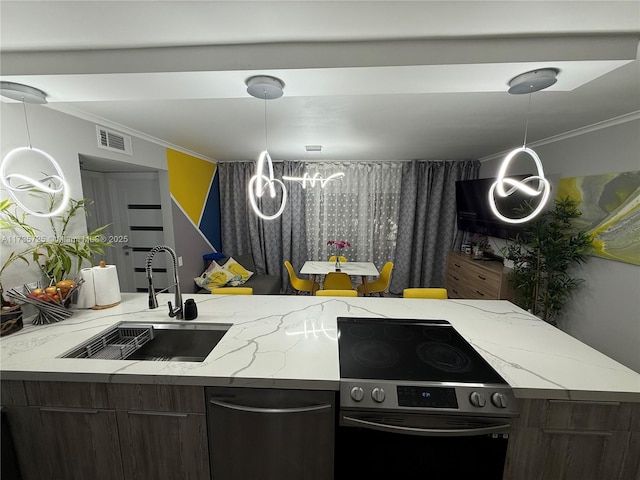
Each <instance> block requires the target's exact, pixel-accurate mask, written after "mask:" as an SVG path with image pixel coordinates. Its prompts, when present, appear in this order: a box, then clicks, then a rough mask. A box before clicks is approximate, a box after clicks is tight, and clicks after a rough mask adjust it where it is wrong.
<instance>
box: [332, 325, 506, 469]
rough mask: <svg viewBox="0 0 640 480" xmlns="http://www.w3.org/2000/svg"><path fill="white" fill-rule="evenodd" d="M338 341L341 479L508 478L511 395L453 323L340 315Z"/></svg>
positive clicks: (338, 461) (501, 380)
mask: <svg viewBox="0 0 640 480" xmlns="http://www.w3.org/2000/svg"><path fill="white" fill-rule="evenodd" d="M338 348H339V352H340V409H339V422H338V442H337V445H338V446H337V450H336V478H347V477H348V476H349V475H358V476H360V475H362V474H363V473H364V474H366V473H367V471H366V470H364V471H363V468H364V465H366V466H367V468H370V469H371V470H370V473H371V474H372V475H374V478H383V477H382V472H386V473H387V474H389V475H394V476H395V478H404V477H403V475H404V474H407V475H408V474H412V473H415V472H414V469H415V468H420V469H422V470H424V469H427V470H426V471H428V472H430V473H432V474H435V473H439V474H446V475H447V478H458V477H456V476H451V475H452V474H456V475H466V474H475V475H476V478H478V477H477V474H478V473H482V474H483V475H484V476H482V477H480V478H496V479H499V478H502V469H503V466H504V459H505V452H506V445H507V436H508V433H509V428H510V419H511V418H512V417H514V416H516V415H517V411H516V403H515V400H514V397H513V393H512V391H511V388H510V387H509V385H508V384H507V382H506V381H505V380H504V379H503V378H502V377H501V376H500V375H499V374H498V373H497V372H496V371H495V370H494V369H493V368H492V367H491V365H489V363H488V362H487V361H486V360H484V358H482V356H481V355H480V354H479V353H478V352H477V351H476V350H475V349H474V348H473V347H472V346H471V345H470V344H469V343H468V342H467V341H466V340H465V339H464V338H463V337H462V336H461V335H460V334H459V333H458V332H457V331H456V330H455V329H454V328H453V326H452V325H451V324H450V323H449V322H447V321H444V320H409V319H383V318H355V317H339V318H338ZM354 445H358V449H357V450H356V451H355V452H354V450H353V446H354ZM365 445H366V447H364V448H363V446H365ZM345 448H348V449H349V452H350V453H349V455H348V456H345V454H344V449H345ZM357 452H362V458H360V459H359V460H358V458H357ZM399 459H403V462H404V464H403V465H405V466H404V467H403V468H409V470H406V471H404V470H399V468H400V467H399V465H400V463H399V462H398V460H399ZM355 465H358V466H357V467H355ZM469 465H473V467H471V466H469ZM385 469H388V470H385Z"/></svg>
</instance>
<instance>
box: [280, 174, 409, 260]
mask: <svg viewBox="0 0 640 480" xmlns="http://www.w3.org/2000/svg"><path fill="white" fill-rule="evenodd" d="M338 172H343V173H344V174H345V176H344V177H342V178H340V179H337V180H332V181H330V182H328V183H327V184H326V185H325V187H324V188H320V185H319V184H318V183H319V182H316V186H315V187H313V188H309V187H307V188H306V189H305V193H306V196H305V202H306V205H305V208H306V219H307V245H308V252H307V254H308V258H309V259H313V260H328V259H329V257H330V256H331V255H335V254H336V253H337V252H336V251H335V248H334V247H332V246H328V245H327V241H328V240H348V241H349V242H350V243H351V246H350V247H347V248H345V249H344V250H343V251H342V254H343V255H344V256H345V257H347V260H348V261H352V262H353V261H361V262H373V263H374V264H375V265H376V267H378V269H380V268H382V266H383V265H384V263H385V262H387V261H393V255H394V252H395V249H396V235H397V231H398V211H399V203H400V188H401V181H402V162H319V163H314V164H307V168H306V173H307V174H308V175H309V176H310V177H313V176H314V175H315V174H316V173H318V174H320V175H321V176H322V178H327V177H329V176H330V175H331V174H334V173H338ZM292 188H293V187H292Z"/></svg>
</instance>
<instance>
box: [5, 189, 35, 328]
mask: <svg viewBox="0 0 640 480" xmlns="http://www.w3.org/2000/svg"><path fill="white" fill-rule="evenodd" d="M12 207H14V205H13V203H12V202H11V200H9V199H5V200H2V201H0V230H7V231H11V232H13V233H15V234H16V236H17V234H19V233H21V232H22V233H24V234H25V235H26V238H35V236H36V231H35V229H33V228H32V227H31V226H29V225H28V224H27V223H26V221H25V219H26V214H22V215H20V214H18V212H17V210H16V209H15V207H14V208H13V209H12ZM10 241H11V240H10V237H5V236H4V235H3V236H2V243H9V242H10ZM34 251H35V249H34V246H33V245H32V246H30V247H29V248H27V249H25V250H23V251H20V252H16V251H11V253H9V256H8V257H7V259H6V260H5V261H4V262H3V263H2V265H1V266H0V299H1V301H2V310H1V311H0V312H1V313H0V336H4V335H8V334H10V333H13V332H17V331H18V330H20V329H22V326H23V323H22V308H21V307H20V305H19V304H17V303H13V302H10V301H8V300H7V299H5V297H4V291H3V288H2V273H3V272H4V271H5V269H6V268H7V267H8V266H9V265H11V264H12V263H13V262H15V261H16V260H21V261H23V262H25V263H26V264H27V265H28V264H29V255H30V254H32V253H33V252H34Z"/></svg>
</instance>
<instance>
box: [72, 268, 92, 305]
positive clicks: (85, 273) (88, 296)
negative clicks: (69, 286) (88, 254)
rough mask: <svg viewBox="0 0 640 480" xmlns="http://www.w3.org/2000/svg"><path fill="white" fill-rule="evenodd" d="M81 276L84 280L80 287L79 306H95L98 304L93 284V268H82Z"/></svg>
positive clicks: (77, 303)
mask: <svg viewBox="0 0 640 480" xmlns="http://www.w3.org/2000/svg"><path fill="white" fill-rule="evenodd" d="M80 278H82V279H83V280H84V282H83V283H81V284H80V286H79V287H78V300H77V302H76V307H77V308H93V307H95V306H96V289H95V287H94V286H93V269H92V268H83V269H82V270H80Z"/></svg>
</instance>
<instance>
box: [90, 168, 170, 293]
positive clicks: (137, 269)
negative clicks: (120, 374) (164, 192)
mask: <svg viewBox="0 0 640 480" xmlns="http://www.w3.org/2000/svg"><path fill="white" fill-rule="evenodd" d="M82 177H83V189H84V191H85V196H86V197H89V198H91V194H93V195H94V198H93V199H94V202H95V205H94V206H95V211H96V217H97V218H99V219H102V220H103V223H99V224H96V225H92V223H94V222H91V223H90V224H89V228H95V226H97V225H103V224H105V223H110V224H111V226H110V227H109V229H108V231H109V233H108V234H107V239H108V240H109V241H111V243H112V244H113V248H108V249H106V250H107V251H108V252H109V254H108V256H107V255H105V257H106V258H107V261H109V258H112V261H113V263H115V265H116V267H117V269H118V281H119V283H120V290H121V291H123V292H146V291H147V285H148V282H147V279H146V273H145V270H146V260H147V256H148V254H149V251H150V250H151V249H152V248H153V247H154V246H156V245H164V244H165V243H166V242H165V227H164V225H163V216H162V203H161V196H160V186H159V179H158V173H157V172H148V173H147V172H144V173H137V172H127V173H96V172H83V173H82ZM88 223H89V222H88ZM167 266H169V273H171V272H172V270H171V269H172V268H173V267H172V266H171V263H170V262H167V255H166V254H164V253H160V254H158V255H156V256H155V257H154V259H153V264H152V271H153V285H154V288H155V289H156V291H158V290H161V289H163V288H166V287H167V286H168V285H169V283H170V282H169V281H168V277H167Z"/></svg>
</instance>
